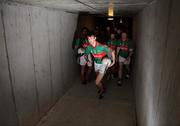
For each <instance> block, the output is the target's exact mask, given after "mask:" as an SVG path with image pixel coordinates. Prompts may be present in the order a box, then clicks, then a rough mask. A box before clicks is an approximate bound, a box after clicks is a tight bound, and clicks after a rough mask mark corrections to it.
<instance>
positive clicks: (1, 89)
mask: <svg viewBox="0 0 180 126" xmlns="http://www.w3.org/2000/svg"><path fill="white" fill-rule="evenodd" d="M1 9H2V8H1V5H0V10H1ZM1 12H2V10H1ZM2 16H3V15H2V13H0V125H2V124H3V125H5V124H6V125H14V126H16V125H17V124H18V120H17V116H16V110H15V109H16V108H15V104H14V97H13V92H12V89H11V83H12V82H11V80H10V76H9V69H8V60H7V53H6V43H5V37H4V28H3V21H2V18H1V17H2Z"/></svg>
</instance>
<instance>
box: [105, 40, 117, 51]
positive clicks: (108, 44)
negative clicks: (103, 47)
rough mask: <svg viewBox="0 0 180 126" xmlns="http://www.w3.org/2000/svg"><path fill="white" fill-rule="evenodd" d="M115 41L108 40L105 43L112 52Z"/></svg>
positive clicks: (114, 47) (114, 48)
mask: <svg viewBox="0 0 180 126" xmlns="http://www.w3.org/2000/svg"><path fill="white" fill-rule="evenodd" d="M116 43H117V41H116V40H108V41H107V46H108V47H110V48H111V49H112V50H116V45H117V44H116Z"/></svg>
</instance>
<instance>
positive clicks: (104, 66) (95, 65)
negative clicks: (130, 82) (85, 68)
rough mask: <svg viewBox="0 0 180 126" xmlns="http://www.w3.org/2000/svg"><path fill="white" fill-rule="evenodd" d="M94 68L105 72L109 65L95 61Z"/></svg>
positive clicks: (96, 70) (102, 72)
mask: <svg viewBox="0 0 180 126" xmlns="http://www.w3.org/2000/svg"><path fill="white" fill-rule="evenodd" d="M94 69H95V72H99V73H101V74H105V72H106V69H107V66H106V65H104V64H98V63H95V62H94Z"/></svg>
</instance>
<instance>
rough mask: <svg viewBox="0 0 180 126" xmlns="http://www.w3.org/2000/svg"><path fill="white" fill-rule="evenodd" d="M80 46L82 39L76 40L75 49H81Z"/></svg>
mask: <svg viewBox="0 0 180 126" xmlns="http://www.w3.org/2000/svg"><path fill="white" fill-rule="evenodd" d="M79 45H80V39H79V38H78V39H76V40H75V47H74V49H75V50H77V49H78V48H79Z"/></svg>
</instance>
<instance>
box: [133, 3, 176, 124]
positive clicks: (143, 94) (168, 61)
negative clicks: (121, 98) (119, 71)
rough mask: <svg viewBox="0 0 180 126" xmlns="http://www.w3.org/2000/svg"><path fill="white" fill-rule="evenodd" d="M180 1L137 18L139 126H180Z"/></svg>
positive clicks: (151, 8) (152, 8)
mask: <svg viewBox="0 0 180 126" xmlns="http://www.w3.org/2000/svg"><path fill="white" fill-rule="evenodd" d="M179 5H180V3H179V1H176V0H157V1H154V3H152V4H151V5H150V6H148V7H146V8H145V9H144V10H143V11H142V12H140V13H139V14H138V15H136V16H135V18H134V19H135V22H134V27H135V28H134V32H135V33H134V34H135V35H134V37H135V41H136V47H137V50H136V63H135V64H136V65H135V69H134V75H135V76H134V82H135V88H136V105H137V107H136V108H137V122H138V125H139V126H179V125H180V121H179V116H178V113H179V109H178V108H179V102H177V101H179V95H178V92H179V86H178V85H179V82H180V80H179V78H178V77H177V76H179V75H180V74H179V70H180V68H179V66H180V63H179V60H180V55H179V49H180V43H179V33H180V32H179V30H180V27H179V23H178V22H179V20H180V15H178V14H177V13H178V12H179V8H178V6H179Z"/></svg>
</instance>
